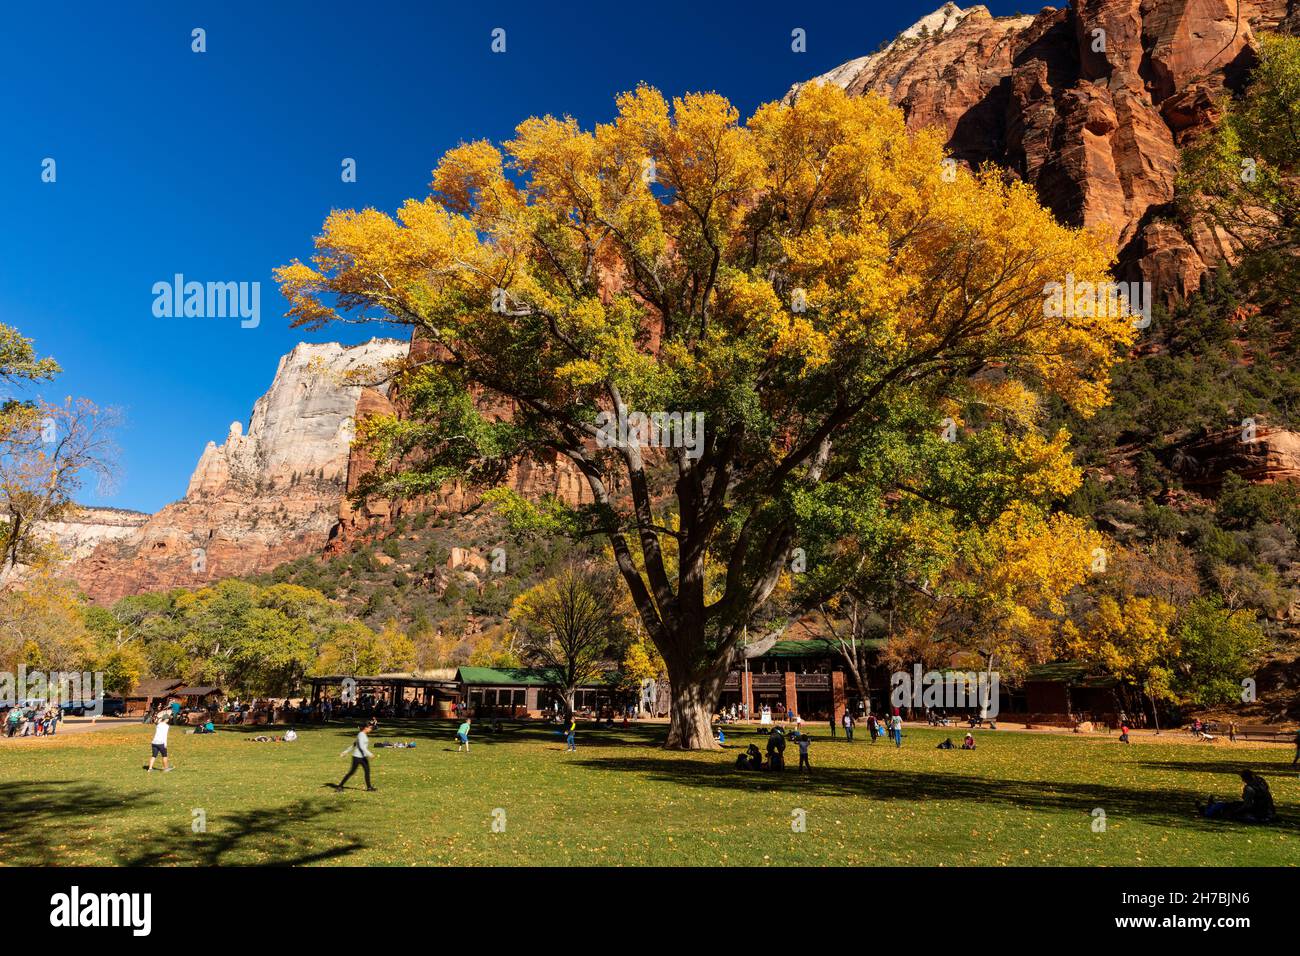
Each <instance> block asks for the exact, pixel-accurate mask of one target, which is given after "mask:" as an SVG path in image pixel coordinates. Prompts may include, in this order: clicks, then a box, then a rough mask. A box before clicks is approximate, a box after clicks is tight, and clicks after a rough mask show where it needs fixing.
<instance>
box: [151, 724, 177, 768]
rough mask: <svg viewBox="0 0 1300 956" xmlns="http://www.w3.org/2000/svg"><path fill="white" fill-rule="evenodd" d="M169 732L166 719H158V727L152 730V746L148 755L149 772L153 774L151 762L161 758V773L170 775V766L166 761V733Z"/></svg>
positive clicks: (169, 726) (169, 727) (169, 728)
mask: <svg viewBox="0 0 1300 956" xmlns="http://www.w3.org/2000/svg"><path fill="white" fill-rule="evenodd" d="M169 730H171V724H169V723H168V722H167V718H166V717H159V718H158V726H157V727H155V728H154V732H153V745H152V749H151V750H150V753H149V772H150V773H153V762H154V761H155V760H157V759H158V758H159V757H162V762H163V773H170V772H171V769H172V765H171V763H170V762H168V759H167V731H169Z"/></svg>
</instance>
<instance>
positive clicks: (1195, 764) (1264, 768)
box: [1137, 754, 1297, 786]
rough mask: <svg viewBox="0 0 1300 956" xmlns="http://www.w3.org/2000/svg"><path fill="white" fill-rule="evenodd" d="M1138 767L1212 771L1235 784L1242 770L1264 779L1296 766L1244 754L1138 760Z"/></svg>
mask: <svg viewBox="0 0 1300 956" xmlns="http://www.w3.org/2000/svg"><path fill="white" fill-rule="evenodd" d="M1137 765H1138V766H1139V767H1143V768H1145V769H1147V770H1182V771H1185V772H1187V773H1214V774H1229V775H1231V776H1232V777H1233V779H1234V781H1235V782H1236V784H1237V786H1240V785H1241V782H1240V780H1239V779H1237V775H1238V774H1240V773H1241V771H1243V770H1253V771H1255V772H1256V773H1257V774H1260V775H1261V776H1263V777H1264V778H1265V779H1268V777H1269V776H1272V775H1277V774H1282V775H1285V774H1286V773H1287V771H1290V772H1291V773H1293V774H1294V773H1295V772H1296V770H1297V768H1296V767H1292V766H1291V761H1289V760H1288V761H1286V762H1285V763H1281V762H1274V761H1268V760H1251V759H1250V758H1248V757H1247V756H1246V755H1245V754H1242V755H1241V756H1240V757H1238V758H1237V759H1235V760H1234V759H1231V758H1225V759H1221V760H1204V761H1197V760H1139V761H1137Z"/></svg>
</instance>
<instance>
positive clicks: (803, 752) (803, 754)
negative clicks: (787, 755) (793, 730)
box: [799, 734, 812, 773]
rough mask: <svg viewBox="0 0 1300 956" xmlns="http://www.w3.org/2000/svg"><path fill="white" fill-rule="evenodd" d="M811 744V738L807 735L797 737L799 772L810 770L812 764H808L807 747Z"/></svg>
mask: <svg viewBox="0 0 1300 956" xmlns="http://www.w3.org/2000/svg"><path fill="white" fill-rule="evenodd" d="M811 744H812V738H811V737H809V736H808V735H807V734H800V735H799V772H800V773H803V771H804V770H805V769H806V770H811V769H812V764H811V763H809V762H808V747H809V746H811Z"/></svg>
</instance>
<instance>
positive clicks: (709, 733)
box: [664, 661, 726, 750]
mask: <svg viewBox="0 0 1300 956" xmlns="http://www.w3.org/2000/svg"><path fill="white" fill-rule="evenodd" d="M664 663H666V664H668V682H669V685H670V689H671V691H672V703H671V705H670V706H669V710H668V714H669V724H668V741H667V743H665V744H664V746H665V747H668V748H669V749H671V750H721V749H722V745H721V744H719V743H718V742H717V741H716V740H714V739H713V711H714V708H715V707H716V706H717V702H718V692H719V691H720V690H721V689H722V679H720V678H719V677H718V676H717V675H716V673H708V674H705V675H703V676H701V675H700V674H699V673H698V672H692V671H691V670H690V669H688V668H685V667H674V666H673V665H672V664H671V663H669V662H668V661H665V662H664ZM725 676H726V674H725V670H724V672H723V678H725Z"/></svg>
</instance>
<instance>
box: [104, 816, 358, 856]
mask: <svg viewBox="0 0 1300 956" xmlns="http://www.w3.org/2000/svg"><path fill="white" fill-rule="evenodd" d="M340 809H341V808H340V807H338V806H330V805H327V804H323V803H319V802H313V801H311V800H298V801H296V802H295V803H291V804H288V805H286V806H283V807H258V808H253V809H249V810H243V811H240V812H238V813H227V814H222V815H221V816H219V817H216V818H215V819H210V820H207V821H206V825H207V832H203V833H195V832H194V831H193V829H192V823H191V822H188V821H187V822H181V823H176V824H173V825H172V826H170V827H168V828H167V829H166V830H165V831H162V832H160V833H151V834H149V835H142V836H141V837H140V838H138V839H137V840H136V841H135V845H134V846H133V847H132V848H131V849H129V850H127V851H123V852H122V853H120V854H119V856H118V862H119V863H121V864H123V865H125V866H169V865H177V864H180V865H187V866H241V865H242V866H247V865H257V866H303V865H306V864H309V863H321V862H324V861H326V860H333V859H338V858H340V857H345V856H347V855H348V854H350V853H354V852H356V851H357V850H364V849H365V848H366V844H364V843H362V842H360V841H358V840H347V841H345V842H342V843H339V844H337V845H335V846H330V847H326V848H324V849H317V848H315V846H314V844H315V843H316V842H317V837H319V836H320V835H321V834H322V830H321V829H320V828H312V827H311V825H312V824H313V823H317V822H319V821H321V819H322V818H324V817H327V816H330V815H332V814H335V813H338V812H339V810H340ZM302 827H308V828H309V829H308V830H307V831H306V832H295V831H298V830H299V829H300V828H302ZM255 851H256V852H260V853H263V854H270V858H269V859H265V860H262V861H260V862H258V863H256V864H250V863H249V862H248V860H247V859H246V857H247V855H248V854H250V853H252V852H255Z"/></svg>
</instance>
